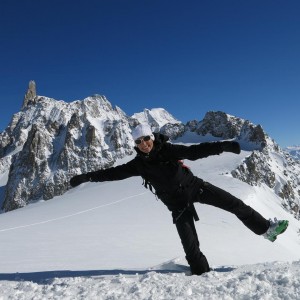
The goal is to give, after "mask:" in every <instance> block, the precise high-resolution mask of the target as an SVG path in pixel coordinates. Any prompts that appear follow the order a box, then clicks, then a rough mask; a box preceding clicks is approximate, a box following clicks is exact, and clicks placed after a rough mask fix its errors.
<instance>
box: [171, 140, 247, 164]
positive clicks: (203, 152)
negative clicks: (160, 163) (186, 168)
mask: <svg viewBox="0 0 300 300" xmlns="http://www.w3.org/2000/svg"><path fill="white" fill-rule="evenodd" d="M166 147H167V152H168V155H170V156H171V157H172V158H174V159H189V160H196V159H199V158H204V157H208V156H210V155H217V154H221V153H222V152H233V153H236V154H240V153H241V148H240V144H239V143H238V142H235V141H224V142H210V143H201V144H197V145H192V146H184V145H175V144H166Z"/></svg>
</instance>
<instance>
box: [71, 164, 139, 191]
mask: <svg viewBox="0 0 300 300" xmlns="http://www.w3.org/2000/svg"><path fill="white" fill-rule="evenodd" d="M139 175H140V173H139V172H138V170H137V169H136V167H135V160H131V161H130V162H128V163H126V164H123V165H120V166H117V167H112V168H108V169H106V170H98V171H94V172H88V173H85V174H80V175H76V176H74V177H72V178H71V180H70V184H71V186H72V187H76V186H78V185H80V184H81V183H84V182H88V181H92V182H99V181H114V180H122V179H126V178H129V177H132V176H139Z"/></svg>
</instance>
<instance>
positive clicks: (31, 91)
mask: <svg viewBox="0 0 300 300" xmlns="http://www.w3.org/2000/svg"><path fill="white" fill-rule="evenodd" d="M35 98H36V84H35V81H34V80H30V81H29V84H28V89H27V92H26V94H25V96H24V100H23V106H22V109H23V108H25V107H27V106H28V105H29V104H32V103H34V102H35Z"/></svg>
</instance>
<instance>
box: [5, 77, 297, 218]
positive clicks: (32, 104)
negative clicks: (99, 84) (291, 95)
mask: <svg viewBox="0 0 300 300" xmlns="http://www.w3.org/2000/svg"><path fill="white" fill-rule="evenodd" d="M139 123H148V124H150V126H151V127H152V130H153V131H160V132H162V133H164V134H167V135H168V136H170V137H171V139H172V140H173V141H177V142H180V141H183V142H197V143H199V142H203V141H216V140H225V139H231V140H232V139H235V140H237V141H239V143H240V144H241V147H242V149H243V150H247V151H250V154H249V156H248V157H246V158H245V159H244V161H243V162H242V163H241V164H240V165H239V166H237V168H236V169H235V170H232V172H231V173H232V176H234V177H235V178H238V179H240V180H242V181H244V182H247V183H248V184H250V185H254V186H257V185H258V186H259V185H266V186H268V188H270V189H272V190H273V191H274V192H275V193H276V195H279V196H280V197H281V199H282V200H281V201H282V206H284V207H285V208H286V209H287V210H288V211H290V212H291V213H292V214H294V215H295V217H297V218H299V199H300V180H299V179H298V178H300V176H299V175H300V165H299V162H298V161H296V160H294V159H293V158H292V157H291V156H289V155H288V154H287V153H286V152H284V151H282V150H281V149H280V147H279V146H278V145H277V144H276V142H275V141H273V140H272V139H271V138H270V137H269V136H268V135H267V134H266V133H265V132H264V130H263V128H262V127H261V126H260V125H255V124H253V123H251V122H250V121H248V120H244V119H241V118H238V117H235V116H231V115H229V114H226V113H224V112H207V113H206V115H205V116H204V118H203V120H201V121H197V120H192V121H189V122H187V124H183V123H182V122H180V121H178V120H176V119H175V118H174V117H173V116H172V115H171V114H170V113H168V112H167V111H166V110H164V109H162V108H155V109H151V110H149V109H145V110H144V111H143V112H141V113H136V114H134V115H133V116H131V117H130V116H127V115H126V113H125V112H124V111H122V110H121V109H120V108H119V107H113V106H112V105H111V103H110V102H109V101H108V100H107V99H106V98H105V97H104V96H100V95H94V96H91V97H88V98H86V99H84V100H82V101H80V100H78V101H74V102H71V103H66V102H64V101H57V100H55V99H52V98H48V97H43V96H37V95H36V86H35V83H34V82H33V81H31V82H30V83H29V88H28V91H27V93H26V94H25V97H24V101H23V106H22V109H21V111H20V112H18V113H16V114H15V115H14V116H13V117H12V120H11V122H10V124H9V126H8V127H7V128H6V129H5V130H4V131H3V132H2V133H1V134H0V180H1V181H0V182H2V188H1V190H0V195H1V194H2V201H3V204H2V208H3V210H4V211H10V210H13V209H16V208H20V207H23V206H25V205H27V204H28V203H30V202H32V201H37V200H40V199H44V200H48V199H51V198H53V197H55V196H58V195H62V194H63V193H65V192H66V191H67V190H68V189H69V188H70V186H69V179H70V177H71V176H73V175H74V174H78V173H83V172H87V171H92V170H96V169H99V168H106V167H109V166H112V165H113V164H114V163H115V161H116V160H117V159H121V158H124V157H126V156H128V155H131V154H132V153H133V152H134V150H133V147H134V142H133V140H132V137H131V134H130V133H131V130H132V129H133V128H134V127H135V126H136V125H137V124H139Z"/></svg>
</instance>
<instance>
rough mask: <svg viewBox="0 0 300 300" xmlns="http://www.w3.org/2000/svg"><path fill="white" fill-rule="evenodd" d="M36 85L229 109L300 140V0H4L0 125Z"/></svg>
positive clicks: (118, 99) (177, 112)
mask: <svg viewBox="0 0 300 300" xmlns="http://www.w3.org/2000/svg"><path fill="white" fill-rule="evenodd" d="M32 79H33V80H35V81H36V84H37V93H38V95H43V96H48V97H52V98H55V99H57V100H65V101H73V100H77V99H84V98H85V97H88V96H90V95H92V94H102V95H105V96H106V97H107V98H108V100H109V101H110V102H111V103H112V104H113V105H117V106H119V107H121V108H122V109H123V110H124V111H125V113H127V114H128V115H131V114H133V113H135V112H140V111H142V110H143V109H144V108H149V109H150V108H155V107H163V108H165V109H166V110H168V111H169V112H170V113H171V114H172V115H173V116H174V117H176V118H177V119H179V120H181V121H182V122H186V121H188V120H192V119H197V120H202V118H203V117H204V115H205V113H206V112H207V111H211V110H213V111H217V110H221V111H224V112H226V113H228V114H231V115H235V116H237V117H241V118H244V119H248V120H250V121H252V122H253V123H255V124H261V125H262V126H263V128H264V129H265V131H266V132H267V133H268V134H269V135H270V136H271V137H272V138H274V139H275V141H276V142H278V143H279V144H280V145H281V146H283V147H284V146H288V145H294V144H300V134H299V127H300V126H299V125H300V117H299V114H300V1H299V0H293V1H292V0H282V1H279V0H251V1H250V0H245V1H244V0H207V1H202V0H195V1H194V0H182V1H177V0H151V1H150V0H149V1H148V0H26V1H24V0H1V1H0V98H1V99H0V100H1V104H0V105H1V106H0V107H1V113H0V116H1V118H0V131H2V130H4V129H5V128H6V126H7V125H8V123H9V122H10V120H11V116H12V115H13V113H16V112H18V111H19V110H20V108H21V106H22V102H23V96H24V94H25V92H26V90H27V86H28V82H29V80H32Z"/></svg>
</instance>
